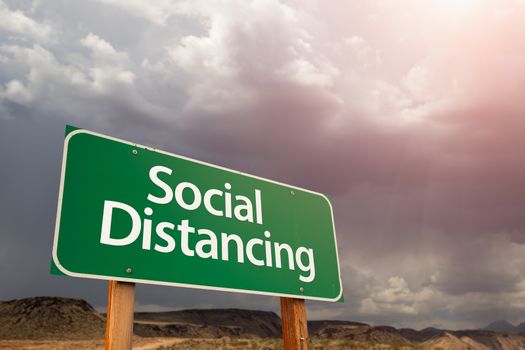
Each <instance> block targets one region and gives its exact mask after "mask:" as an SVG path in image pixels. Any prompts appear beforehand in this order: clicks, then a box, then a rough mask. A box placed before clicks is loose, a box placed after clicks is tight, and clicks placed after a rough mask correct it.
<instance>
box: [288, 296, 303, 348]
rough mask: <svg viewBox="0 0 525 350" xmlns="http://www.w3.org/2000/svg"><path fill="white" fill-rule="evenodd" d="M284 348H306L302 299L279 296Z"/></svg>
mask: <svg viewBox="0 0 525 350" xmlns="http://www.w3.org/2000/svg"><path fill="white" fill-rule="evenodd" d="M281 320H282V323H283V342H284V350H308V324H307V321H306V308H305V306H304V299H293V298H281Z"/></svg>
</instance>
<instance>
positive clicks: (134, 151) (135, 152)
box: [131, 149, 139, 156]
mask: <svg viewBox="0 0 525 350" xmlns="http://www.w3.org/2000/svg"><path fill="white" fill-rule="evenodd" d="M131 153H133V155H134V156H136V155H137V154H139V152H138V151H137V150H136V149H134V150H133V151H131Z"/></svg>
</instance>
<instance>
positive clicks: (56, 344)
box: [0, 337, 188, 350]
mask: <svg viewBox="0 0 525 350" xmlns="http://www.w3.org/2000/svg"><path fill="white" fill-rule="evenodd" d="M186 341H188V339H179V338H139V337H134V338H133V349H137V350H156V349H158V348H161V347H164V348H169V347H171V346H173V345H177V344H180V343H182V342H186ZM0 349H1V350H22V349H23V350H76V349H78V350H99V349H101V350H103V349H104V340H103V339H101V340H0Z"/></svg>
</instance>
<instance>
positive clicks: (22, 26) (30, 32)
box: [0, 0, 56, 43]
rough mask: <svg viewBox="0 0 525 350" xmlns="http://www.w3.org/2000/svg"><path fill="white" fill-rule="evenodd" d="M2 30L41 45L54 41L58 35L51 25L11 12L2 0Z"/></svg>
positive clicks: (0, 12)
mask: <svg viewBox="0 0 525 350" xmlns="http://www.w3.org/2000/svg"><path fill="white" fill-rule="evenodd" d="M0 28H2V29H4V30H7V31H10V32H12V33H16V34H20V35H22V36H23V37H27V38H29V39H31V40H34V41H37V42H40V43H45V42H48V41H50V40H52V39H53V37H54V36H55V34H56V33H55V30H54V28H53V27H52V26H51V25H50V24H48V23H39V22H37V21H35V20H34V19H32V18H30V17H28V16H26V15H25V14H24V13H23V12H22V11H20V10H16V11H12V10H10V9H9V7H8V6H7V4H6V3H5V2H4V1H3V0H0Z"/></svg>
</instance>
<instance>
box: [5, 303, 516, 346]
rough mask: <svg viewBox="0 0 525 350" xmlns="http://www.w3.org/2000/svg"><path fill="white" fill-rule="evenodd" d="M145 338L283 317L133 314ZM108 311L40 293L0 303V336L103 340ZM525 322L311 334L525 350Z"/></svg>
mask: <svg viewBox="0 0 525 350" xmlns="http://www.w3.org/2000/svg"><path fill="white" fill-rule="evenodd" d="M134 319H135V321H134V333H135V335H138V336H141V337H179V338H220V337H229V338H250V339H259V338H280V337H281V319H280V318H279V316H278V315H277V314H275V313H273V312H266V311H253V310H241V309H212V310H183V311H170V312H137V313H135V318H134ZM104 327H105V315H104V314H100V313H98V312H97V311H96V310H95V309H93V307H91V305H89V304H88V303H87V302H85V301H83V300H78V299H67V298H57V297H36V298H28V299H19V300H11V301H5V302H0V339H101V338H103V337H104ZM523 327H525V324H523V323H522V324H521V325H519V326H517V327H515V326H513V325H512V324H510V323H508V322H506V321H498V322H494V323H491V324H490V325H488V326H487V327H486V329H483V330H464V331H448V330H441V329H436V328H425V329H423V330H414V329H410V328H402V329H396V328H394V327H388V326H371V325H368V324H365V323H359V322H350V321H329V320H327V321H309V322H308V329H309V334H310V337H312V338H317V339H321V340H322V339H327V340H328V339H343V340H344V341H345V344H346V342H348V345H349V348H352V347H350V346H354V347H355V348H363V349H368V348H370V347H371V348H374V349H375V348H376V347H377V348H381V349H406V350H410V349H414V350H415V349H421V350H434V349H444V350H446V349H453V350H463V349H470V350H487V349H494V350H525V332H524V333H523V334H518V333H519V331H522V330H523Z"/></svg>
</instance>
